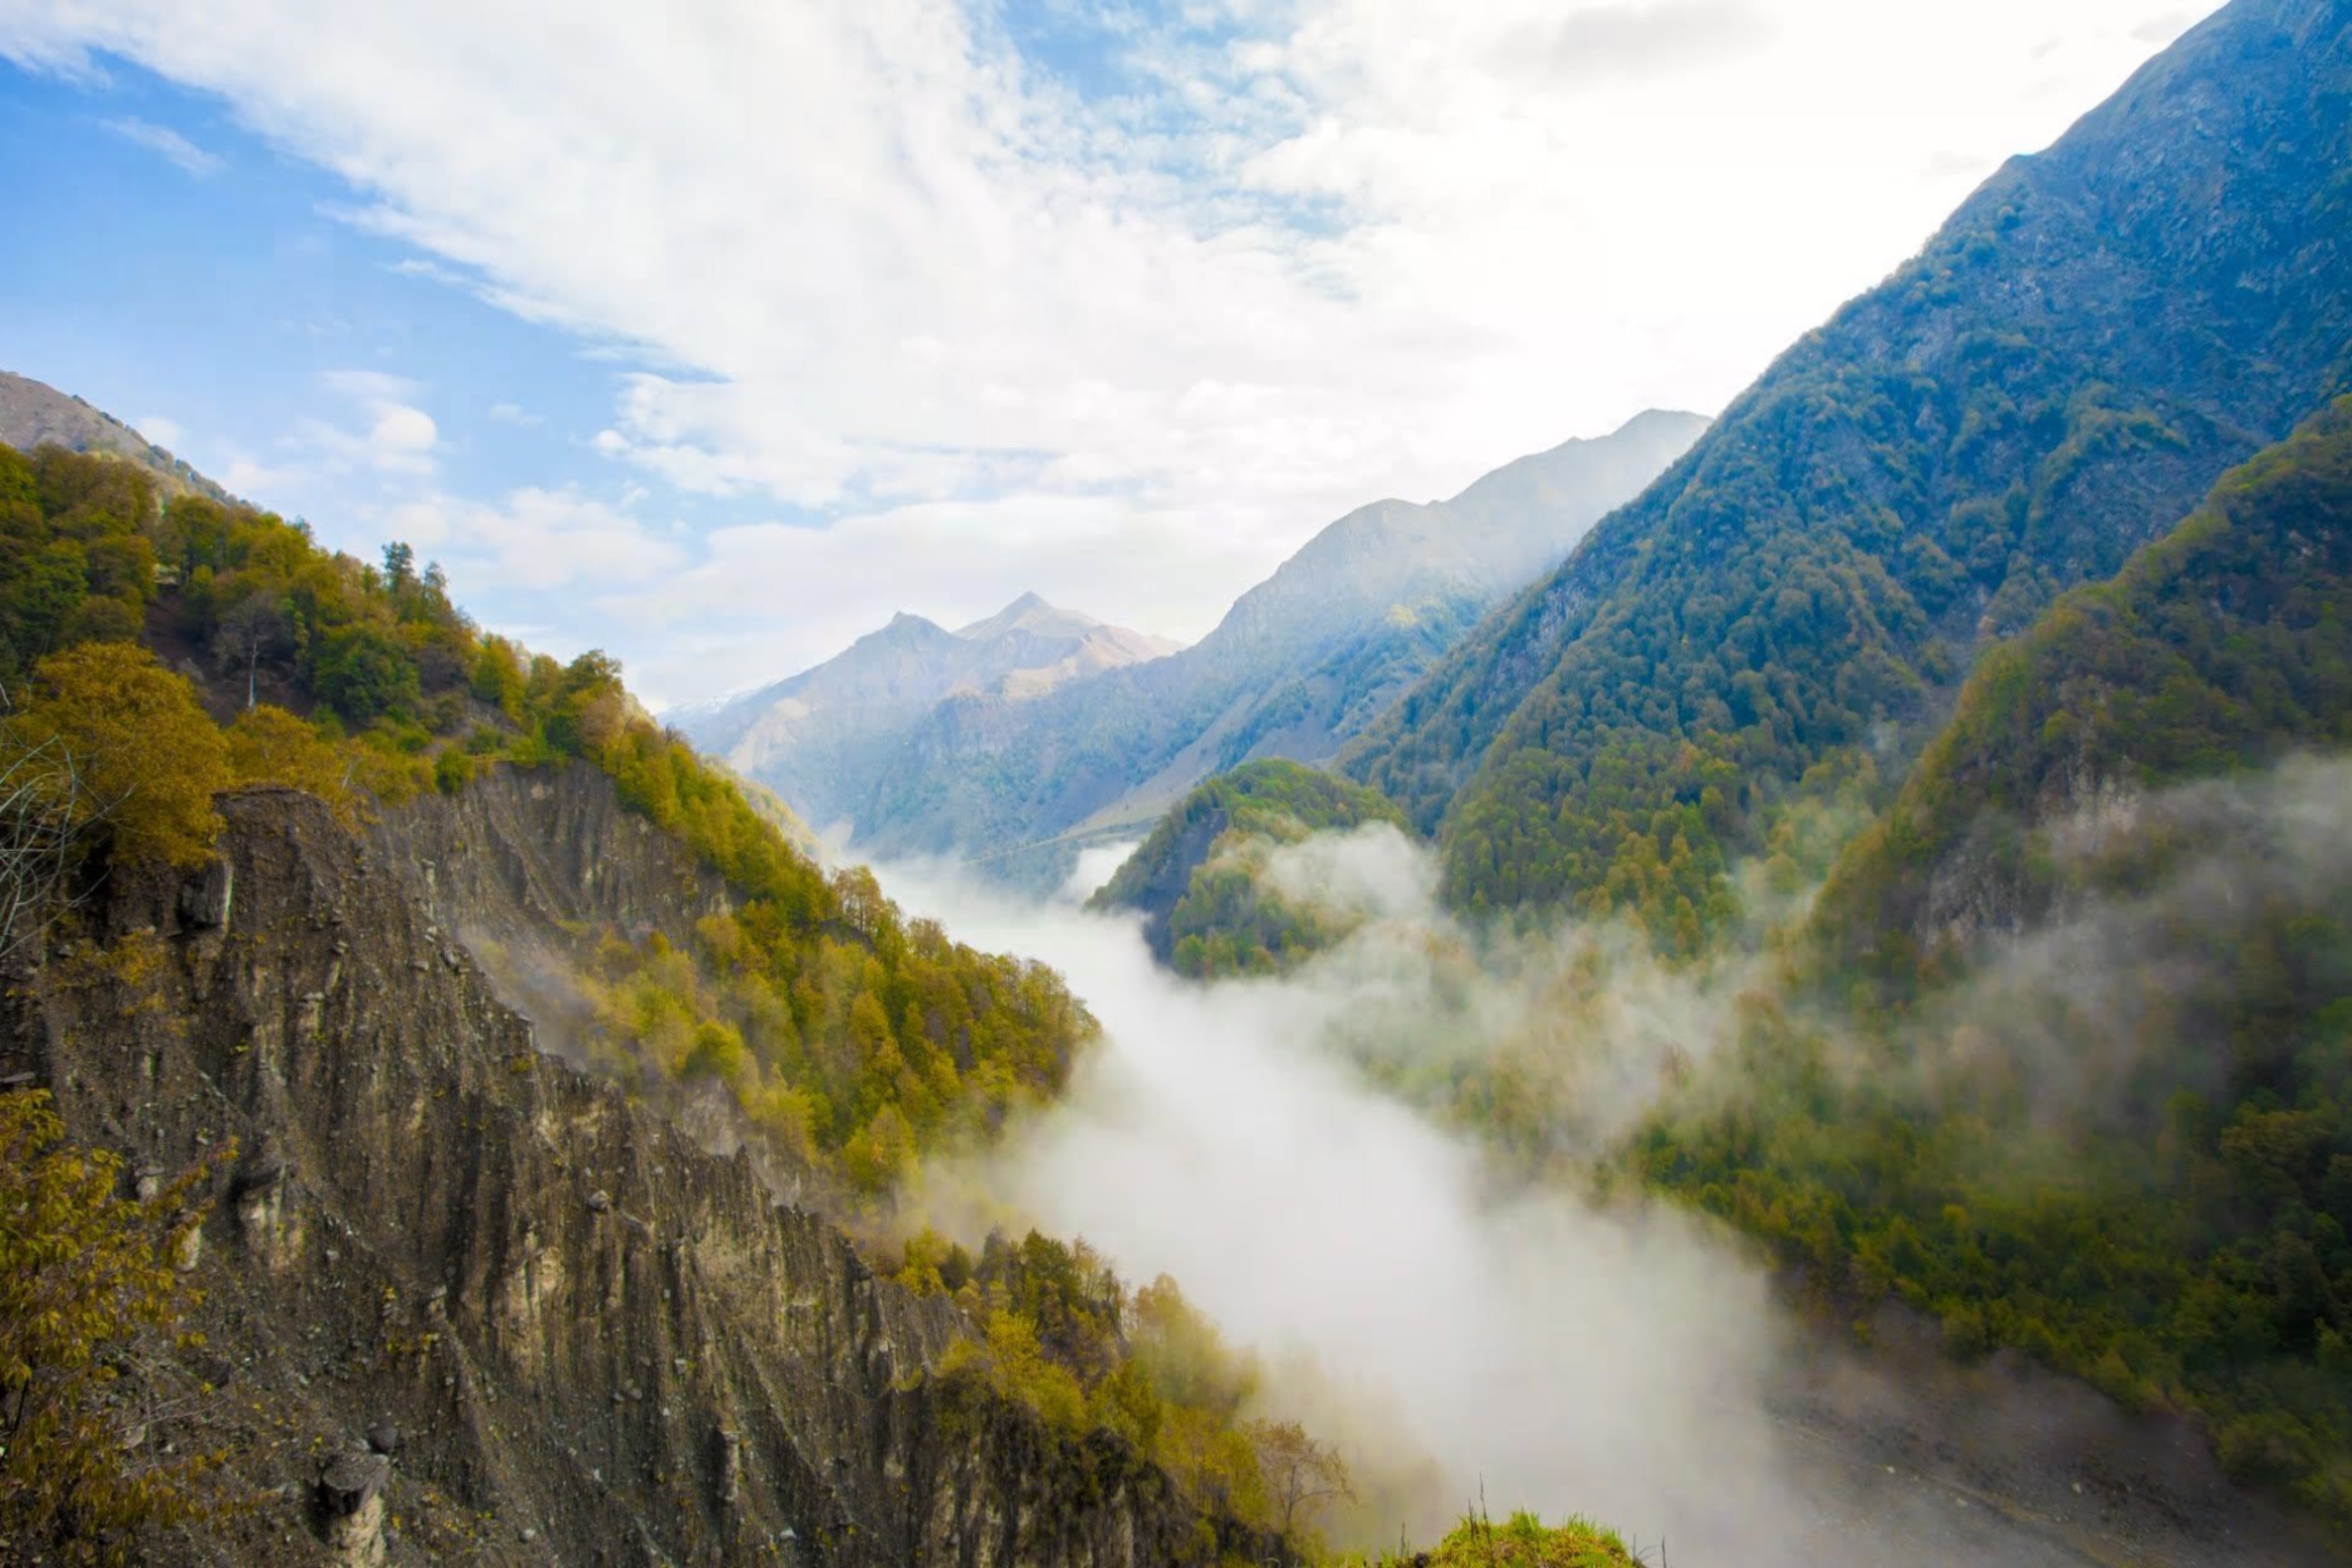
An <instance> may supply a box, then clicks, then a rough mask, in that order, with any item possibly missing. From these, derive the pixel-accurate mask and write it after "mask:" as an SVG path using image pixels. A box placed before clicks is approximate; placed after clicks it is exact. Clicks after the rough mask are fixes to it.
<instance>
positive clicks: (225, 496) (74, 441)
mask: <svg viewBox="0 0 2352 1568" xmlns="http://www.w3.org/2000/svg"><path fill="white" fill-rule="evenodd" d="M0 444H4V445H6V446H10V447H16V449H17V450H19V451H23V452H29V451H31V450H32V449H33V448H34V447H43V446H58V447H65V448H66V449H67V450H68V451H71V452H104V453H111V454H112V455H113V456H115V457H118V458H124V459H126V460H128V461H130V462H133V463H136V464H138V465H139V466H140V467H141V468H144V469H146V470H147V472H148V473H150V474H152V475H153V476H154V478H155V479H156V482H157V483H158V485H160V486H161V488H162V489H163V494H165V495H166V496H176V495H188V494H195V495H202V496H210V497H211V498H212V499H213V500H216V501H221V502H224V503H226V502H227V501H230V500H235V499H236V498H235V497H233V496H231V495H230V494H229V493H228V491H226V489H222V488H221V487H220V486H219V485H216V484H215V483H214V482H213V481H212V480H210V479H206V478H205V476H204V475H202V474H200V473H198V472H196V470H195V469H194V468H190V467H189V466H188V464H187V463H186V462H185V461H184V459H182V458H175V457H173V455H172V454H171V453H169V452H167V451H165V450H164V449H163V447H158V446H157V445H155V443H154V442H152V441H150V440H149V439H147V437H144V436H142V435H141V434H139V432H138V431H136V430H133V429H132V428H131V426H128V425H125V424H124V423H122V421H121V420H120V419H117V418H116V417H114V416H112V415H111V414H101V413H100V412H99V411H98V410H97V409H95V408H92V407H91V406H90V405H89V404H87V403H84V402H83V401H82V400H81V399H80V398H79V397H75V396H73V395H70V394H68V393H63V392H59V391H58V389H57V388H56V387H54V386H51V385H49V384H47V383H45V382H38V381H35V380H33V379H32V378H31V377H30V376H23V375H16V374H12V373H10V372H8V371H5V370H0Z"/></svg>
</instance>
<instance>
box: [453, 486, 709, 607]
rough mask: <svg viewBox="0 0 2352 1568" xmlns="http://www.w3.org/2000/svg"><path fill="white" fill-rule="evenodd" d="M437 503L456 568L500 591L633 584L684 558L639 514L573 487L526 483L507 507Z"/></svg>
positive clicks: (473, 579) (664, 570)
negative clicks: (536, 487) (536, 486)
mask: <svg viewBox="0 0 2352 1568" xmlns="http://www.w3.org/2000/svg"><path fill="white" fill-rule="evenodd" d="M437 505H438V507H439V509H440V512H441V521H442V524H443V527H442V533H441V538H442V539H443V540H444V541H445V542H446V548H447V550H448V552H449V559H450V562H451V563H452V565H453V568H457V567H462V568H464V569H465V572H466V575H467V579H468V580H469V581H471V582H474V583H477V584H483V585H485V586H488V587H490V588H493V589H510V588H523V589H548V588H562V587H567V586H569V585H571V584H574V583H587V584H604V585H610V584H622V583H634V582H638V581H642V580H644V579H646V578H648V577H652V576H656V575H658V574H664V573H667V572H672V571H675V570H676V569H677V567H678V565H679V564H680V563H682V562H683V560H684V556H683V554H682V553H681V552H680V551H679V549H678V547H677V544H676V543H675V542H671V541H669V540H667V539H663V538H660V537H658V536H657V535H656V534H655V533H654V532H653V531H650V530H649V529H648V528H647V527H646V525H645V524H644V523H643V522H642V521H639V520H638V519H636V518H635V517H634V516H632V515H630V514H629V513H627V512H625V511H621V510H615V509H614V508H613V507H611V506H608V505H606V504H605V503H604V502H603V501H600V500H595V499H593V497H588V496H583V495H581V494H579V493H578V492H576V491H572V490H547V489H533V488H526V489H519V490H516V491H515V492H513V493H512V494H511V495H509V496H508V497H507V499H506V500H505V502H504V503H503V504H500V505H495V506H492V505H484V504H481V503H478V502H465V501H456V500H443V501H441V502H439V503H437Z"/></svg>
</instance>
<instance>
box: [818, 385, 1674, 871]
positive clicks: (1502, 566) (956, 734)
mask: <svg viewBox="0 0 2352 1568" xmlns="http://www.w3.org/2000/svg"><path fill="white" fill-rule="evenodd" d="M1705 428H1706V421H1705V420H1704V419H1702V418H1701V417H1699V416H1696V415H1693V414H1671V413H1659V412H1652V413H1648V414H1644V415H1642V416H1639V417H1637V418H1635V419H1633V420H1632V421H1630V422H1629V423H1627V424H1626V425H1625V426H1623V427H1622V429H1619V430H1617V431H1616V432H1614V433H1613V434H1612V435H1609V436H1605V437H1600V438H1598V439H1593V440H1575V441H1570V442H1567V443H1564V444H1563V445H1561V446H1559V447H1555V448H1553V449H1552V450H1550V451H1548V452H1544V453H1540V454H1538V455H1536V456H1533V457H1529V458H1521V459H1520V460H1518V461H1517V462H1515V463H1512V464H1510V465H1509V466H1507V467H1506V468H1501V469H1498V470H1496V472H1494V473H1492V474H1489V475H1487V476H1486V478H1484V479H1480V480H1478V481H1477V482H1476V483H1475V484H1474V485H1472V486H1470V487H1469V488H1468V489H1465V490H1464V491H1463V492H1462V493H1461V494H1460V495H1457V496H1455V497H1454V498H1453V499H1452V500H1444V501H1433V502H1428V503H1425V504H1415V503H1412V502H1408V501H1401V500H1384V501H1378V502H1375V503H1373V504H1372V505H1370V506H1367V507H1363V508H1361V509H1360V510H1356V511H1354V512H1350V513H1349V515H1348V516H1346V517H1344V518H1341V519H1340V520H1339V521H1337V522H1334V523H1332V524H1331V525H1330V526H1328V528H1325V529H1324V530H1323V531H1321V532H1319V533H1318V534H1317V535H1316V536H1315V537H1314V538H1313V539H1312V540H1310V541H1308V542H1307V544H1306V545H1305V546H1304V547H1303V548H1301V549H1300V550H1299V551H1298V552H1297V554H1295V555H1293V556H1292V557H1291V558H1290V559H1289V560H1288V561H1286V562H1285V563H1283V564H1282V566H1281V567H1280V568H1279V569H1278V570H1276V573H1275V574H1274V575H1273V576H1271V577H1269V578H1268V579H1267V580H1266V581H1265V582H1264V583H1261V584H1258V585H1257V586H1256V587H1255V588H1253V589H1251V590H1250V591H1249V592H1248V593H1247V594H1244V595H1243V596H1242V597H1241V599H1240V600H1239V601H1238V602H1236V603H1235V605H1234V607H1233V609H1232V610H1231V611H1230V612H1228V613H1227V615H1226V616H1225V617H1224V619H1223V621H1222V622H1221V623H1219V625H1218V626H1217V627H1216V629H1215V630H1213V632H1211V633H1210V634H1209V635H1208V636H1207V637H1203V638H1202V640H1201V641H1200V642H1199V643H1198V644H1196V645H1195V646H1193V647H1189V648H1186V649H1185V650H1184V651H1182V652H1181V653H1179V654H1175V655H1171V657H1169V658H1163V659H1157V660H1154V661H1152V662H1151V663H1149V664H1144V665H1139V666H1136V667H1133V668H1123V669H1115V670H1111V671H1109V672H1108V673H1107V674H1104V675H1102V676H1099V677H1097V678H1096V679H1087V680H1080V681H1074V682H1071V683H1069V684H1067V685H1066V686H1064V687H1061V688H1060V689H1056V690H1055V691H1052V692H1050V693H1048V694H1047V695H1046V696H1045V697H1043V698H1041V699H1038V700H1034V701H1028V702H1019V701H1014V700H1010V699H1008V698H1006V697H1004V696H1003V695H999V694H986V693H971V694H960V695H956V696H952V697H950V698H949V699H948V700H945V701H942V702H940V704H939V705H938V706H937V707H936V708H935V709H934V710H932V711H931V712H930V713H929V714H928V715H926V716H925V717H924V718H923V720H922V721H921V722H920V723H919V724H918V725H917V726H916V727H915V729H914V730H913V731H911V732H910V733H909V735H908V738H907V741H906V743H905V744H904V745H903V746H901V747H899V748H897V749H895V750H893V751H891V752H889V753H888V754H887V757H885V758H881V759H877V765H876V766H875V767H874V769H873V772H872V773H871V776H870V778H869V780H868V781H867V784H866V788H867V795H866V803H865V805H863V807H862V808H861V809H859V810H858V811H857V812H856V827H857V842H858V843H859V844H860V845H861V846H862V847H868V848H870V849H871V850H872V851H873V852H874V853H877V854H882V855H889V854H895V853H907V852H923V853H941V852H947V851H950V850H961V851H964V852H967V853H986V854H991V855H996V856H1002V855H1004V854H1005V853H1006V852H1017V851H1020V850H1023V849H1024V848H1027V847H1034V846H1037V845H1038V844H1039V843H1040V841H1060V840H1064V839H1065V838H1066V837H1071V836H1073V834H1074V830H1077V831H1078V832H1081V833H1097V834H1101V833H1108V832H1110V831H1115V830H1117V829H1118V828H1121V827H1131V826H1138V825H1140V824H1142V823H1145V822H1148V821H1150V820H1151V819H1152V818H1153V817H1155V816H1158V815H1159V814H1160V812H1162V811H1164V810H1166V809H1167V808H1168V807H1169V806H1170V805H1172V804H1173V803H1174V802H1176V801H1177V800H1179V799H1181V797H1182V796H1183V795H1184V793H1185V792H1186V791H1187V790H1189V789H1190V788H1191V787H1192V785H1193V784H1197V783H1199V782H1200V781H1201V780H1202V779H1203V778H1206V777H1207V776H1209V775H1210V774H1211V773H1216V772H1218V771H1220V770H1222V769H1224V768H1228V767H1231V766H1234V764H1236V763H1241V762H1244V761H1247V760H1248V759H1250V758H1253V757H1260V756H1279V757H1288V758H1292V759H1295V760H1298V761H1302V762H1316V761H1319V760H1321V759H1323V758H1326V757H1328V756H1329V755H1331V754H1332V753H1333V752H1335V751H1336V750H1337V749H1338V748H1339V746H1340V745H1341V744H1342V743H1343V742H1346V741H1347V740H1348V739H1349V737H1350V736H1353V735H1355V734H1356V733H1357V732H1359V731H1361V730H1362V729H1363V728H1364V727H1365V726H1366V725H1368V724H1370V722H1371V721H1373V720H1374V719H1375V718H1376V717H1378V715H1379V714H1380V713H1381V711H1382V710H1384V709H1385V708H1386V707H1387V706H1388V705H1389V704H1390V703H1391V701H1393V700H1395V698H1396V697H1397V695H1398V694H1400V693H1401V692H1402V691H1403V690H1405V689H1407V688H1408V687H1409V686H1410V685H1411V684H1412V682H1413V681H1414V680H1415V679H1418V678H1419V677H1420V675H1421V673H1422V672H1423V670H1425V669H1427V668H1429V666H1430V665H1431V663H1432V662H1433V660H1434V659H1436V658H1438V657H1439V656H1440V655H1441V654H1442V653H1443V652H1444V650H1445V649H1446V648H1447V647H1449V646H1451V645H1452V644H1453V642H1454V640H1455V639H1456V638H1457V637H1460V636H1461V635H1462V634H1463V633H1464V632H1465V630H1466V629H1467V628H1468V627H1469V626H1472V625H1473V624H1474V623H1475V621H1476V619H1477V617H1478V616H1479V615H1480V614H1481V613H1482V612H1483V611H1484V610H1485V609H1486V607H1487V606H1489V605H1493V604H1494V603H1496V600H1498V599H1499V598H1500V597H1501V596H1503V595H1506V594H1507V593H1509V592H1510V591H1512V590H1513V589H1514V588H1516V587H1517V586H1518V585H1519V584H1522V583H1524V582H1526V581H1527V580H1528V577H1529V576H1530V575H1532V574H1535V573H1537V572H1539V571H1541V570H1542V569H1543V568H1544V567H1545V566H1546V565H1548V564H1549V563H1552V562H1554V561H1557V560H1558V559H1559V557H1560V555H1561V554H1562V553H1563V552H1566V551H1567V550H1568V549H1569V548H1570V547H1571V546H1572V545H1573V544H1574V543H1575V542H1576V541H1577V540H1578V539H1579V538H1580V536H1581V535H1582V534H1583V532H1584V531H1585V530H1586V529H1587V528H1589V527H1590V526H1591V524H1592V522H1593V521H1594V520H1595V519H1597V518H1599V517H1600V516H1601V514H1602V513H1603V512H1605V511H1607V510H1609V509H1610V508H1611V507H1612V506H1614V505H1616V504H1618V503H1619V502H1621V501H1622V500H1626V499H1627V498H1628V497H1630V496H1632V495H1633V493H1634V492H1636V491H1637V490H1639V489H1641V487H1642V486H1643V484H1644V483H1646V482H1648V480H1649V479H1652V478H1654V476H1655V475H1656V474H1657V473H1658V472H1659V471H1660V470H1661V469H1663V468H1664V467H1665V466H1666V465H1667V464H1668V463H1670V462H1672V461H1674V459H1675V458H1676V457H1677V456H1679V455H1680V454H1681V453H1682V452H1683V451H1685V449H1686V448H1687V447H1689V446H1690V444H1691V442H1692V441H1693V440H1694V439H1696V437H1697V436H1698V433H1699V432H1700V431H1701V430H1703V429H1705ZM787 798H790V796H789V794H787Z"/></svg>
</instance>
